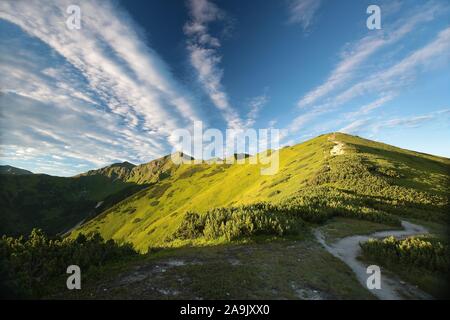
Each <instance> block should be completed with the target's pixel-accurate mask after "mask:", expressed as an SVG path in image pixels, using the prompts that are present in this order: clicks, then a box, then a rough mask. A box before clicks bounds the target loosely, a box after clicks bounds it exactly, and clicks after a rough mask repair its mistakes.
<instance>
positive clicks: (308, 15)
mask: <svg viewBox="0 0 450 320" xmlns="http://www.w3.org/2000/svg"><path fill="white" fill-rule="evenodd" d="M321 4H322V0H291V1H289V7H288V10H289V19H288V23H292V24H300V25H301V26H302V28H303V30H307V29H308V28H309V27H310V26H311V24H312V23H313V20H314V17H315V15H316V13H317V11H318V10H319V8H320V6H321Z"/></svg>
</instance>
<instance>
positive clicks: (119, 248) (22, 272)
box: [0, 229, 137, 297]
mask: <svg viewBox="0 0 450 320" xmlns="http://www.w3.org/2000/svg"><path fill="white" fill-rule="evenodd" d="M135 254H137V253H136V252H135V251H134V250H133V248H132V246H131V245H130V244H123V245H118V244H117V243H116V242H114V241H113V240H108V241H106V242H105V241H104V240H103V239H102V237H101V236H100V235H99V234H98V233H92V234H90V235H88V236H85V235H83V234H80V235H78V237H77V238H76V239H68V238H66V239H63V240H61V239H49V238H47V236H46V235H45V234H44V233H43V232H42V231H41V230H39V229H33V231H32V232H31V234H30V235H29V236H28V238H24V237H23V236H20V237H19V238H12V237H6V236H3V237H2V238H1V239H0V261H1V263H0V274H1V276H2V277H1V278H0V283H1V285H0V286H1V287H3V288H9V290H12V291H10V293H11V292H12V295H16V296H20V297H39V296H41V295H43V294H44V293H45V292H46V287H47V286H48V284H49V282H50V281H51V280H53V279H55V278H57V277H60V276H61V275H65V273H66V269H67V267H68V266H69V265H78V266H79V267H80V268H81V269H82V270H83V271H84V272H85V271H88V270H89V269H90V268H92V267H97V266H102V265H104V264H105V263H107V262H109V261H113V260H116V259H119V258H121V257H126V256H132V255H135ZM8 297H11V295H10V294H8Z"/></svg>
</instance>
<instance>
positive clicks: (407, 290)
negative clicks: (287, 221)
mask: <svg viewBox="0 0 450 320" xmlns="http://www.w3.org/2000/svg"><path fill="white" fill-rule="evenodd" d="M402 226H403V228H404V230H398V231H395V230H393V231H381V232H375V233H373V234H371V235H369V236H350V237H345V238H342V239H341V240H339V241H337V242H335V243H333V244H331V245H329V244H327V243H326V242H325V239H324V236H323V234H322V233H321V232H320V231H319V230H316V231H315V236H316V239H317V241H319V243H321V244H322V245H323V246H324V247H325V249H326V250H327V251H328V252H330V253H331V254H332V255H333V256H335V257H337V258H339V259H340V260H342V261H344V262H345V263H346V264H347V265H348V266H349V267H350V268H351V269H352V270H353V272H354V273H355V274H356V277H357V278H358V281H359V282H360V283H361V284H362V285H363V286H364V287H366V281H367V277H368V276H369V275H368V274H367V273H366V268H367V266H366V265H364V264H363V263H362V262H361V261H359V260H357V257H358V256H359V254H360V250H361V248H360V246H359V244H360V243H361V242H365V241H367V240H369V239H370V238H385V237H389V236H394V237H398V238H404V237H408V236H412V235H417V234H426V233H428V230H427V229H426V228H424V227H422V226H419V225H416V224H413V223H410V222H407V221H402ZM370 291H371V292H372V293H373V294H374V295H375V296H377V297H378V298H379V299H382V300H402V299H405V298H411V299H432V297H431V296H430V295H428V294H427V293H425V292H422V291H421V290H420V289H418V288H417V287H415V286H412V285H410V284H407V283H405V282H403V281H400V280H399V279H397V278H396V277H394V276H387V275H386V274H385V273H382V274H381V289H374V290H370Z"/></svg>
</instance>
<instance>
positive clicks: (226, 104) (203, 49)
mask: <svg viewBox="0 0 450 320" xmlns="http://www.w3.org/2000/svg"><path fill="white" fill-rule="evenodd" d="M188 6H189V11H190V21H189V22H187V23H186V24H185V26H184V33H185V34H186V35H187V36H188V41H187V49H188V51H189V55H190V62H191V64H192V66H193V67H194V69H195V70H196V72H197V75H198V80H199V82H200V84H201V85H202V87H203V89H204V90H205V92H206V93H207V95H208V96H209V98H210V99H211V101H212V102H213V104H214V106H215V107H216V108H217V109H219V110H220V111H221V112H222V115H223V117H224V119H225V121H226V122H227V125H228V127H229V128H242V127H243V125H244V124H243V121H242V119H241V118H240V117H239V114H238V113H237V112H236V110H234V109H233V107H232V106H231V104H230V101H229V98H228V95H227V93H226V92H225V89H224V88H223V85H222V77H223V72H224V71H223V69H221V68H220V62H221V60H222V57H221V56H220V54H219V53H218V50H217V49H218V47H220V45H221V44H220V41H219V39H218V38H216V37H213V36H212V35H211V34H210V33H209V30H208V24H209V23H212V22H215V21H221V20H223V19H225V14H224V12H223V11H222V10H221V9H219V8H218V7H217V6H216V5H215V4H214V3H211V2H209V1H207V0H190V1H189V2H188Z"/></svg>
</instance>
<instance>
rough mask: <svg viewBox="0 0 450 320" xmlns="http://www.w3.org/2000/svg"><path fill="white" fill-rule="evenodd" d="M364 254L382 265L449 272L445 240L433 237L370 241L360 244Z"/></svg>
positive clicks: (449, 263) (448, 255)
mask: <svg viewBox="0 0 450 320" xmlns="http://www.w3.org/2000/svg"><path fill="white" fill-rule="evenodd" d="M360 246H361V248H362V251H363V254H364V255H365V256H366V257H367V258H369V259H373V260H375V261H377V262H380V264H381V265H386V264H387V265H393V264H394V265H397V266H400V265H401V266H404V267H406V268H418V269H423V270H426V271H428V272H430V271H431V272H442V273H446V272H449V266H450V252H449V247H448V244H447V243H445V242H444V241H443V240H439V239H435V238H431V237H408V238H406V239H400V240H399V239H396V238H394V237H388V238H385V239H382V240H376V239H370V240H369V241H367V242H365V243H361V244H360Z"/></svg>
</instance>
